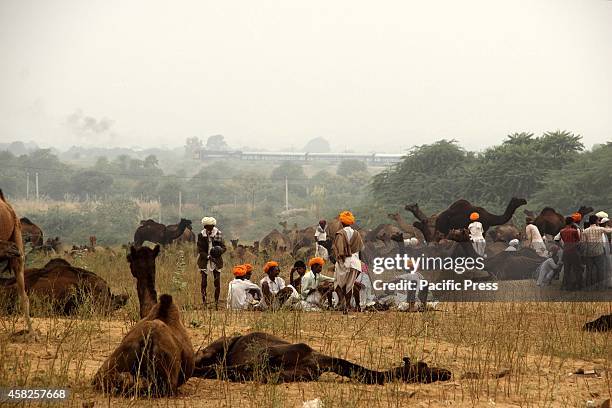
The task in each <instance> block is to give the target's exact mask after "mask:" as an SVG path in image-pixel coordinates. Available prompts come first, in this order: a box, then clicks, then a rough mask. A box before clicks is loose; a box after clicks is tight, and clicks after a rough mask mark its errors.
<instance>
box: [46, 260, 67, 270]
mask: <svg viewBox="0 0 612 408" xmlns="http://www.w3.org/2000/svg"><path fill="white" fill-rule="evenodd" d="M57 266H72V265H70V263H69V262H68V261H66V260H65V259H62V258H54V259H52V260H50V261H49V262H47V263H46V265H45V266H44V267H43V269H47V268H51V267H57Z"/></svg>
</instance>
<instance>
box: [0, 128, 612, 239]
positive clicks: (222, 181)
mask: <svg viewBox="0 0 612 408" xmlns="http://www.w3.org/2000/svg"><path fill="white" fill-rule="evenodd" d="M217 139H219V140H217ZM197 141H198V140H192V141H191V142H190V141H189V140H188V142H187V147H189V146H190V145H196V144H197V143H196V142H197ZM222 142H223V140H222V138H212V140H210V139H209V140H208V143H212V144H214V143H217V144H221V143H222ZM217 147H222V146H217ZM186 153H187V156H189V154H188V153H189V152H188V151H187V152H186ZM174 157H179V156H174ZM611 157H612V143H610V142H609V143H607V144H605V145H600V146H598V147H596V148H594V149H593V150H591V151H585V149H584V146H583V144H582V143H581V137H580V136H579V135H575V134H573V133H570V132H566V131H556V132H547V133H544V134H543V135H541V136H539V137H536V136H534V135H533V134H532V133H515V134H512V135H509V136H508V137H507V138H506V139H505V140H504V141H503V142H502V143H501V144H500V145H497V146H493V147H491V148H489V149H487V150H485V151H483V152H478V153H476V152H470V151H467V150H465V149H463V148H462V147H461V146H459V145H458V144H457V142H456V141H453V140H440V141H438V142H436V143H433V144H429V145H420V146H415V147H413V148H412V149H411V150H410V151H409V152H408V153H407V154H406V156H405V157H404V159H403V160H402V161H401V162H400V163H397V164H396V165H393V166H390V167H388V168H386V169H384V170H383V171H382V172H380V173H378V174H375V172H374V171H373V169H371V168H368V167H367V166H366V165H365V163H363V162H360V161H356V160H346V161H344V162H341V163H339V164H338V165H337V166H332V165H331V164H329V163H327V164H326V163H324V162H313V163H307V164H303V163H296V162H289V161H284V162H280V164H279V163H273V162H247V161H240V160H230V159H223V160H216V161H210V162H200V161H197V160H193V159H192V158H183V159H178V158H177V159H175V160H174V162H171V163H170V164H169V165H168V166H164V169H166V171H164V170H162V168H161V165H160V163H159V160H158V158H157V156H155V155H153V154H148V155H145V154H143V155H142V156H140V158H137V157H130V156H128V155H127V154H119V155H116V156H115V157H114V158H112V159H108V158H107V157H105V156H101V157H97V159H94V160H92V159H90V162H91V163H90V164H89V165H87V166H77V165H75V164H68V163H66V162H63V161H61V160H60V159H59V158H58V156H57V155H55V154H53V153H52V152H51V151H50V150H36V151H32V152H30V153H29V154H22V155H19V156H16V155H14V154H12V153H9V152H7V151H0V162H2V163H3V165H2V167H1V168H0V188H2V189H3V190H4V192H5V193H6V194H8V195H9V197H10V198H11V200H23V199H25V197H26V177H27V176H26V174H27V173H29V179H30V194H29V198H30V200H29V201H28V202H27V205H26V204H25V203H23V202H18V205H17V209H18V211H19V213H20V214H21V215H24V216H28V217H30V218H32V220H33V221H34V222H35V223H38V224H39V225H40V226H41V227H42V228H43V230H44V231H45V233H46V235H47V236H59V237H61V238H62V240H63V241H64V242H73V243H84V242H86V241H87V239H88V237H89V236H90V235H96V236H97V238H98V242H100V243H102V244H114V243H125V242H127V241H129V240H130V238H131V236H132V233H133V231H134V229H135V228H136V226H137V225H138V222H139V221H140V219H143V218H153V219H155V220H159V218H160V211H161V219H162V222H164V223H166V224H170V223H176V222H178V218H179V192H180V201H181V204H182V205H181V213H180V215H181V216H183V217H186V218H190V219H192V220H193V221H194V225H195V227H196V229H198V223H197V221H198V220H199V219H200V218H201V217H202V216H203V215H204V214H212V215H214V216H215V217H217V218H218V219H219V222H220V224H221V225H222V226H223V230H224V231H225V232H226V234H227V235H228V236H230V237H238V238H240V239H241V240H243V241H252V240H256V239H260V238H261V237H262V236H263V235H265V234H266V233H267V232H268V231H270V230H271V229H272V228H280V227H279V225H278V222H279V221H281V220H287V221H288V222H289V225H292V224H293V223H297V224H298V225H299V226H300V227H304V226H306V225H311V224H313V223H314V222H316V220H317V219H319V218H330V217H333V216H335V215H336V214H337V212H338V211H339V210H340V209H345V208H348V209H351V210H353V211H354V212H355V213H356V215H357V218H358V222H360V223H361V224H362V225H365V226H369V227H373V226H375V225H377V224H378V223H386V222H389V219H388V218H387V217H386V214H387V213H388V212H390V211H398V210H400V209H402V208H403V207H404V205H405V204H407V203H409V202H418V203H419V205H420V206H421V208H422V209H423V210H424V211H425V212H426V213H430V212H434V211H440V210H442V209H444V208H446V207H447V206H448V205H449V204H450V203H451V202H453V201H454V200H456V199H458V198H465V199H468V200H470V201H472V202H474V203H477V204H479V205H482V206H484V207H487V208H490V209H491V210H492V211H500V210H503V209H504V208H505V206H506V204H507V202H508V200H509V199H510V198H511V197H513V196H515V197H522V198H525V199H527V200H528V205H527V208H530V209H533V210H536V211H537V210H539V209H541V208H542V207H543V206H546V205H550V206H553V207H554V208H556V209H557V210H558V211H561V212H563V213H569V212H570V211H573V210H575V209H576V208H578V207H579V206H580V205H583V204H584V205H590V206H592V207H594V208H606V207H607V206H608V205H609V203H610V202H612V193H611V192H610V191H609V189H606V188H605V187H606V186H609V185H610V183H611V182H612V159H611ZM166 160H167V158H166ZM168 169H173V170H172V171H169V170H168ZM36 172H38V174H39V191H40V196H41V201H43V202H45V203H46V204H45V205H40V206H36V205H32V204H33V203H32V201H33V198H34V194H35V193H34V191H35V190H34V174H35V173H36ZM285 179H287V182H288V201H289V208H290V211H289V212H285ZM49 200H50V201H49ZM66 203H70V205H68V204H66ZM159 203H161V208H160V204H159ZM402 211H403V210H402ZM405 215H406V217H407V219H408V220H410V217H411V215H409V214H405Z"/></svg>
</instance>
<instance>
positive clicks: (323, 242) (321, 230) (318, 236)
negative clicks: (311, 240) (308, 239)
mask: <svg viewBox="0 0 612 408" xmlns="http://www.w3.org/2000/svg"><path fill="white" fill-rule="evenodd" d="M314 237H315V245H316V248H315V249H316V250H315V256H319V257H321V258H323V259H325V260H327V259H329V248H328V247H329V243H328V242H329V241H328V240H327V221H325V220H319V224H318V225H317V228H316V230H315V235H314Z"/></svg>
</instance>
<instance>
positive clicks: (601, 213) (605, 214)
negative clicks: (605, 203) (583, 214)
mask: <svg viewBox="0 0 612 408" xmlns="http://www.w3.org/2000/svg"><path fill="white" fill-rule="evenodd" d="M595 216H596V217H597V218H608V213H607V212H604V211H600V212H598V213H597V214H595Z"/></svg>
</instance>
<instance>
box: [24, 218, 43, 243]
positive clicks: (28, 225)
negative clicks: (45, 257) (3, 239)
mask: <svg viewBox="0 0 612 408" xmlns="http://www.w3.org/2000/svg"><path fill="white" fill-rule="evenodd" d="M19 222H20V224H21V236H22V238H23V242H24V243H26V242H29V243H31V244H32V247H33V248H38V247H41V246H42V245H43V242H44V241H43V231H42V230H41V229H40V227H39V226H38V225H36V224H34V223H33V222H32V221H30V219H29V218H26V217H21V218H20V219H19Z"/></svg>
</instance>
